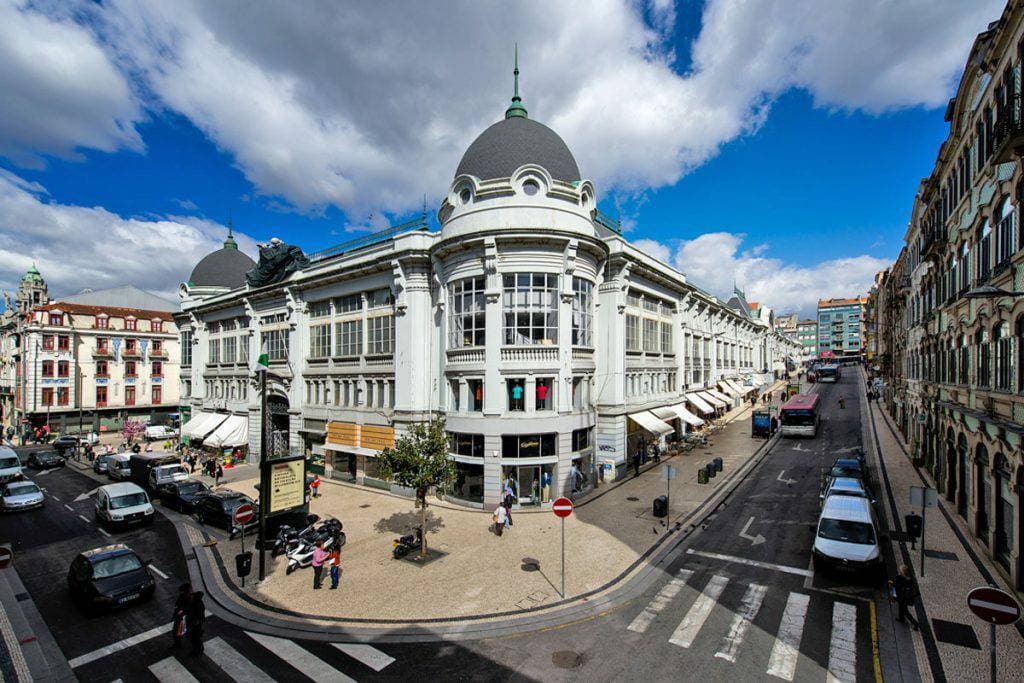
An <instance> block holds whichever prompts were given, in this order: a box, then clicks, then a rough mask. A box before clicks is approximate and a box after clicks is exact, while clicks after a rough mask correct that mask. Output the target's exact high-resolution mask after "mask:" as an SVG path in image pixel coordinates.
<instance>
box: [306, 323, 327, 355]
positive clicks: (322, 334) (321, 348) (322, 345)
mask: <svg viewBox="0 0 1024 683" xmlns="http://www.w3.org/2000/svg"><path fill="white" fill-rule="evenodd" d="M329 355H331V324H330V323H327V324H325V325H314V326H313V327H311V328H309V357H310V358H327V356H329Z"/></svg>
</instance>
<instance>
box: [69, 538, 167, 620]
mask: <svg viewBox="0 0 1024 683" xmlns="http://www.w3.org/2000/svg"><path fill="white" fill-rule="evenodd" d="M68 588H69V589H70V591H71V597H72V599H73V600H74V601H75V602H77V603H78V604H79V605H81V606H82V607H85V608H86V609H111V608H115V607H121V606H123V605H127V604H129V603H132V602H145V601H147V600H149V599H150V598H152V597H153V591H155V590H156V582H155V581H154V580H153V577H152V576H151V575H150V573H149V569H147V568H146V565H145V563H143V561H142V560H140V559H139V556H138V555H136V554H135V552H134V551H133V550H132V549H131V548H129V547H128V546H126V545H124V544H121V543H118V544H117V545H108V546H104V547H102V548H96V549H94V550H87V551H86V552H84V553H81V554H80V555H78V557H76V558H75V559H74V560H72V562H71V567H70V568H69V569H68Z"/></svg>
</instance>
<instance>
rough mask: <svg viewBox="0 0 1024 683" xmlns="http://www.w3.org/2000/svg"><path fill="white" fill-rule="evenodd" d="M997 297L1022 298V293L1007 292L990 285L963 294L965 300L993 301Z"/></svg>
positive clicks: (1023, 293)
mask: <svg viewBox="0 0 1024 683" xmlns="http://www.w3.org/2000/svg"><path fill="white" fill-rule="evenodd" d="M997 296H1024V292H1008V291H1006V290H1005V289H999V288H998V287H993V286H991V285H981V286H978V287H975V288H974V289H972V290H970V291H968V292H967V293H965V294H964V298H965V299H993V298H995V297H997Z"/></svg>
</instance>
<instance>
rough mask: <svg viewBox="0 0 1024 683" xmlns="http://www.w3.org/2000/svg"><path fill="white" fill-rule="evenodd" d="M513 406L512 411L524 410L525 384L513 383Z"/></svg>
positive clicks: (511, 406) (510, 407)
mask: <svg viewBox="0 0 1024 683" xmlns="http://www.w3.org/2000/svg"><path fill="white" fill-rule="evenodd" d="M511 392H512V404H511V405H510V406H509V409H510V410H523V383H522V382H521V381H516V382H513V383H512V389H511Z"/></svg>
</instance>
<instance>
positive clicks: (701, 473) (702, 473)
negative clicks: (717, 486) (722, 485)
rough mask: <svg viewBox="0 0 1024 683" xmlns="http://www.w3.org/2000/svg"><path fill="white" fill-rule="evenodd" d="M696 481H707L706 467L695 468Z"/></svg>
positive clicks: (703, 482)
mask: <svg viewBox="0 0 1024 683" xmlns="http://www.w3.org/2000/svg"><path fill="white" fill-rule="evenodd" d="M697 483H698V484H706V483H708V470H707V468H706V467H701V468H700V469H699V470H697Z"/></svg>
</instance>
